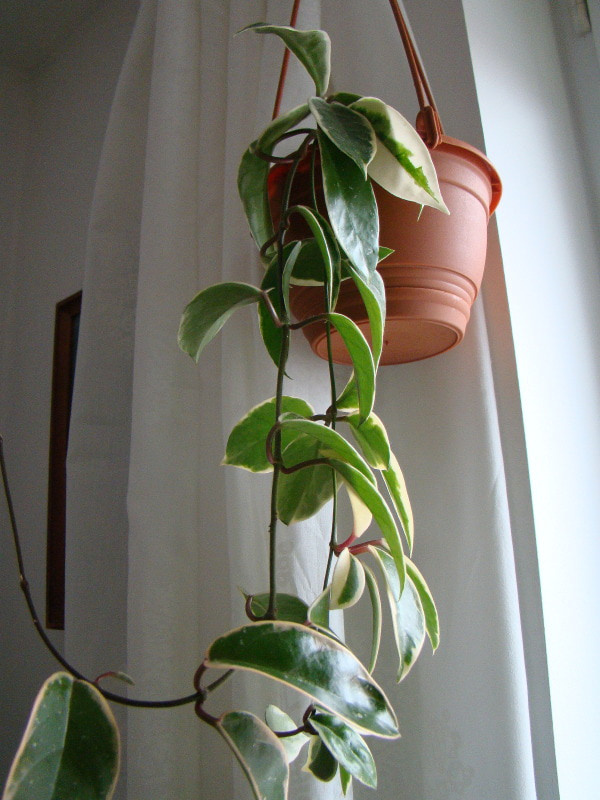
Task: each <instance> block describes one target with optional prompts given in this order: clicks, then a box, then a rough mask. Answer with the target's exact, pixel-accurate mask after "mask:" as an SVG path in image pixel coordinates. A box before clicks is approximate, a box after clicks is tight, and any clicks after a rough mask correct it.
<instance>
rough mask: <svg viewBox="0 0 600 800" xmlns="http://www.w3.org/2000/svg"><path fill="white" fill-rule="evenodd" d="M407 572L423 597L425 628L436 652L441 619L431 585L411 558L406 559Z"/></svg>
mask: <svg viewBox="0 0 600 800" xmlns="http://www.w3.org/2000/svg"><path fill="white" fill-rule="evenodd" d="M406 572H407V574H408V575H409V577H410V579H411V580H412V582H413V583H414V585H415V589H416V590H417V592H418V593H419V597H420V598H421V605H422V606H423V613H424V614H425V630H426V631H427V635H428V636H429V640H430V642H431V647H432V648H433V650H434V652H435V650H437V648H438V645H439V643H440V621H439V619H438V613H437V609H436V607H435V602H434V600H433V596H432V594H431V592H430V591H429V586H427V584H426V583H425V578H424V577H423V576H422V575H421V573H420V572H419V570H418V569H417V568H416V566H415V565H414V564H413V562H412V561H411V560H410V559H409V558H407V559H406Z"/></svg>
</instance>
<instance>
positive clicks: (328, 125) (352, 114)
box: [308, 97, 377, 178]
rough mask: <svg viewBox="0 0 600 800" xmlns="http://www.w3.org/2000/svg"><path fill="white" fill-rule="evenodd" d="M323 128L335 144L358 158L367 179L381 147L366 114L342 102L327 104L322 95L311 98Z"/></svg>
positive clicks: (312, 105)
mask: <svg viewBox="0 0 600 800" xmlns="http://www.w3.org/2000/svg"><path fill="white" fill-rule="evenodd" d="M308 105H309V106H310V110H311V111H312V113H313V116H314V118H315V119H316V121H317V125H318V126H319V128H320V129H321V130H322V131H323V133H325V134H326V135H327V136H328V137H329V139H331V141H332V142H333V144H334V145H335V146H336V147H337V148H338V149H339V150H341V151H342V153H345V154H346V155H347V156H348V157H349V158H351V159H352V161H354V163H355V164H356V166H357V167H358V168H359V169H360V170H361V172H362V173H363V175H364V176H365V178H366V177H367V166H368V164H369V163H370V162H371V161H372V159H373V157H374V156H375V151H376V149H377V144H376V139H375V132H374V131H373V128H372V127H371V125H370V124H369V122H368V121H367V120H366V119H365V117H364V116H363V115H362V114H359V113H357V112H356V111H353V110H352V109H351V108H347V107H346V106H345V105H342V104H341V103H327V102H326V101H325V100H322V99H321V98H320V97H312V98H311V99H310V100H309V101H308Z"/></svg>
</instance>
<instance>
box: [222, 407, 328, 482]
mask: <svg viewBox="0 0 600 800" xmlns="http://www.w3.org/2000/svg"><path fill="white" fill-rule="evenodd" d="M281 410H282V413H287V412H292V413H294V414H299V415H300V416H302V417H310V416H312V415H313V414H314V410H313V409H312V407H311V406H310V405H309V404H308V403H307V402H306V401H305V400H302V399H301V398H300V397H288V396H287V395H284V396H283V397H282V398H281ZM275 422H276V420H275V398H274V397H272V398H271V399H270V400H265V402H264V403H260V405H258V406H254V408H252V409H250V411H249V412H248V413H247V414H246V415H245V416H244V417H242V419H241V420H240V421H239V422H238V423H237V424H236V425H235V427H234V428H233V430H232V431H231V433H230V434H229V439H228V440H227V447H226V449H225V457H224V458H223V462H222V463H223V464H229V465H230V466H233V467H241V468H242V469H247V470H249V471H250V472H270V471H271V470H272V469H273V467H272V466H271V464H270V463H269V461H268V459H267V453H266V449H265V442H266V439H267V436H268V434H269V431H270V430H271V428H272V427H273V425H274V424H275ZM288 442H289V437H288V439H287V442H286V441H285V439H284V440H282V445H283V446H284V447H285V445H286V444H287V443H288Z"/></svg>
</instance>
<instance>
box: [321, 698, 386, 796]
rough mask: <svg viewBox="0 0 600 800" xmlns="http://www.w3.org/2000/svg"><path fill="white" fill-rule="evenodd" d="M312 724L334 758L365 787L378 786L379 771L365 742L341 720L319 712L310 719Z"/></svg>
mask: <svg viewBox="0 0 600 800" xmlns="http://www.w3.org/2000/svg"><path fill="white" fill-rule="evenodd" d="M310 724H311V725H312V726H313V728H314V729H315V730H316V731H317V733H318V734H319V736H320V738H321V739H322V741H323V743H324V744H325V745H326V747H327V749H328V750H329V751H330V753H331V754H332V756H333V757H334V758H335V759H336V760H337V761H339V763H340V764H341V765H342V766H343V767H344V768H345V769H347V770H348V772H349V773H350V774H351V775H353V776H354V777H355V778H356V779H357V780H359V781H360V782H361V783H364V784H365V786H370V787H371V788H372V789H374V788H375V787H376V786H377V769H376V767H375V760H374V759H373V756H372V755H371V751H370V750H369V748H368V747H367V744H366V742H365V740H364V739H363V738H362V736H360V734H358V733H357V732H356V731H355V730H353V729H352V728H351V727H349V726H348V725H346V723H345V722H342V720H341V719H338V718H337V717H335V716H333V714H327V713H325V712H323V711H317V712H315V713H314V714H312V715H311V717H310Z"/></svg>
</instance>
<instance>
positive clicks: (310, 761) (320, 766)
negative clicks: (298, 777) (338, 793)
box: [302, 736, 338, 783]
mask: <svg viewBox="0 0 600 800" xmlns="http://www.w3.org/2000/svg"><path fill="white" fill-rule="evenodd" d="M337 768H338V762H337V761H336V760H335V758H334V757H333V756H332V755H331V753H330V752H329V750H328V749H327V747H326V746H325V745H324V744H323V742H322V740H321V739H320V738H319V737H318V736H313V737H311V741H310V745H309V747H308V757H307V759H306V764H305V765H304V766H303V767H302V770H303V771H304V772H310V773H311V774H312V775H314V776H315V778H317V780H319V781H321V782H322V783H329V781H332V780H333V779H334V778H335V773H336V772H337Z"/></svg>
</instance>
